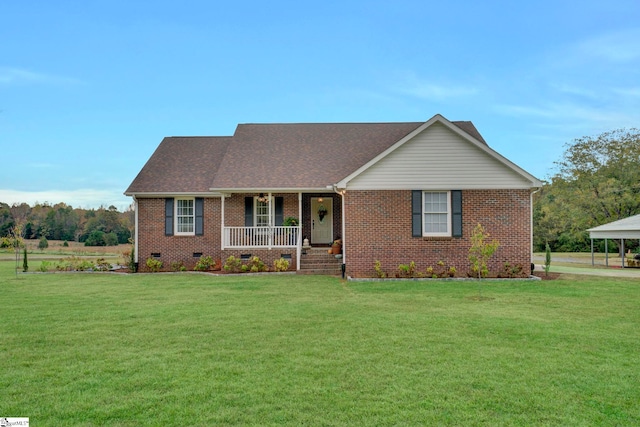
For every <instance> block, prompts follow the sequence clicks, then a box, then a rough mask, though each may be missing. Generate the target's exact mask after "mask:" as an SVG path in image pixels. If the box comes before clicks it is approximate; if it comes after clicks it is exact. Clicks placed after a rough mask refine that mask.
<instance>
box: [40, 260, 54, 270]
mask: <svg viewBox="0 0 640 427" xmlns="http://www.w3.org/2000/svg"><path fill="white" fill-rule="evenodd" d="M51 267H52V266H51V263H50V262H49V261H42V262H41V263H40V268H38V270H40V271H42V272H43V273H46V272H47V271H49V270H50V269H51Z"/></svg>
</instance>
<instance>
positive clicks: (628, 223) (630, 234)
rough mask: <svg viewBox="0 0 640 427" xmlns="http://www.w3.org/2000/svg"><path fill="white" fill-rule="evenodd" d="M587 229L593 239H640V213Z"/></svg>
mask: <svg viewBox="0 0 640 427" xmlns="http://www.w3.org/2000/svg"><path fill="white" fill-rule="evenodd" d="M587 231H588V232H589V237H590V238H592V239H640V215H634V216H630V217H628V218H624V219H621V220H618V221H614V222H610V223H608V224H603V225H600V226H598V227H594V228H590V229H588V230H587Z"/></svg>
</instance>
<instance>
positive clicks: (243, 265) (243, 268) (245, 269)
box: [240, 264, 249, 273]
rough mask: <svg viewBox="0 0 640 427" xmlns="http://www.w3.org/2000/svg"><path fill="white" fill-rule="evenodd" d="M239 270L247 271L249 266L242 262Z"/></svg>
mask: <svg viewBox="0 0 640 427" xmlns="http://www.w3.org/2000/svg"><path fill="white" fill-rule="evenodd" d="M240 271H241V272H242V273H246V272H247V271H249V266H248V265H247V264H242V266H241V267H240Z"/></svg>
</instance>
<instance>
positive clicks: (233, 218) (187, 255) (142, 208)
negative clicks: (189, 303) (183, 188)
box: [138, 194, 298, 272]
mask: <svg viewBox="0 0 640 427" xmlns="http://www.w3.org/2000/svg"><path fill="white" fill-rule="evenodd" d="M274 196H283V197H284V206H283V214H284V218H287V217H288V216H293V217H296V218H297V217H298V195H297V194H277V195H276V194H274ZM244 197H245V195H244V194H235V195H233V196H231V197H229V198H226V199H225V206H224V208H225V225H227V226H244ZM164 206H165V199H164V198H157V199H146V198H141V199H138V261H139V271H142V272H144V271H148V268H147V266H146V260H147V259H148V258H150V257H151V256H152V255H151V254H157V253H159V254H160V257H159V258H158V259H159V260H160V261H162V264H163V268H162V269H163V270H164V271H170V270H171V264H172V263H174V262H182V263H183V264H184V265H185V267H186V268H187V269H188V270H193V268H194V267H195V265H196V263H197V262H198V259H199V257H197V256H196V257H194V254H199V253H201V254H202V255H205V256H210V257H211V258H212V259H213V260H214V261H219V262H222V263H224V261H225V260H226V259H227V258H228V257H229V256H231V255H233V256H236V257H240V255H242V254H251V255H252V256H258V257H260V259H261V260H262V261H263V262H264V263H265V264H267V265H268V266H270V267H271V266H273V261H275V260H276V259H279V258H280V257H281V256H282V254H289V255H291V261H290V264H289V265H290V269H295V266H296V262H297V261H296V250H295V249H289V248H274V249H271V250H269V249H254V248H247V249H233V250H232V249H229V250H225V251H222V250H221V249H220V247H221V231H220V226H221V223H222V222H221V199H220V198H205V199H204V219H203V220H204V233H203V235H202V236H175V235H174V236H165V234H164V213H165V212H164Z"/></svg>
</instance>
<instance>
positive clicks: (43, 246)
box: [38, 236, 49, 251]
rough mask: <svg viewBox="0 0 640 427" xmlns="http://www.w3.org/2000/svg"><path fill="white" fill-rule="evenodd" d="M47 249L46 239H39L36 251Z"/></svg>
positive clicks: (47, 242)
mask: <svg viewBox="0 0 640 427" xmlns="http://www.w3.org/2000/svg"><path fill="white" fill-rule="evenodd" d="M48 247H49V241H48V240H47V238H46V237H44V236H42V237H40V241H39V242H38V249H40V250H41V251H42V250H45V249H47V248H48Z"/></svg>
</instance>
